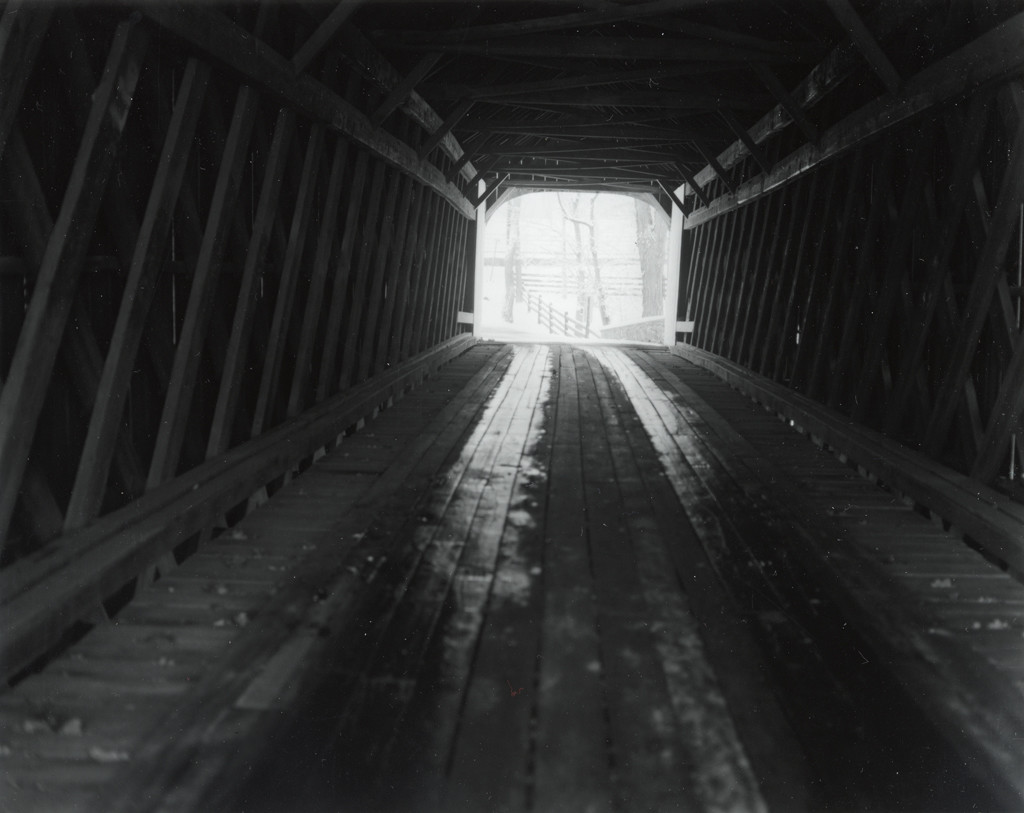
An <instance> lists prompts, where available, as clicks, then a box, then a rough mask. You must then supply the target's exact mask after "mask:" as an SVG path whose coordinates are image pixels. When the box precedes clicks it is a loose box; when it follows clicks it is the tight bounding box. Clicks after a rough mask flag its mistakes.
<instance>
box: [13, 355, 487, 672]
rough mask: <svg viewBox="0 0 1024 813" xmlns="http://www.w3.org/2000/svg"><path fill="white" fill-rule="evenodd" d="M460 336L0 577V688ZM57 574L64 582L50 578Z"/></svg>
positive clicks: (420, 372) (424, 369)
mask: <svg viewBox="0 0 1024 813" xmlns="http://www.w3.org/2000/svg"><path fill="white" fill-rule="evenodd" d="M472 343H473V339H472V337H470V336H458V337H455V338H454V339H452V340H451V341H449V342H445V343H444V344H443V345H441V346H438V347H434V348H431V349H430V350H428V351H427V352H424V353H422V354H420V355H418V356H417V357H416V358H414V359H410V360H409V362H407V363H405V364H402V365H398V366H396V367H393V368H391V369H389V370H388V371H386V372H385V373H382V374H381V375H379V376H377V377H375V378H374V379H373V380H371V381H368V382H366V383H365V384H363V385H360V386H357V387H354V388H353V389H352V390H350V391H349V392H346V393H343V394H340V395H337V396H335V397H333V398H330V399H328V400H327V401H326V402H324V403H322V404H319V405H317V406H316V407H314V408H313V409H311V410H308V411H307V412H306V413H305V414H304V415H302V416H299V417H298V418H293V419H291V420H289V421H287V422H285V423H284V424H283V425H281V426H280V427H277V428H276V429H273V430H271V431H269V432H267V433H265V434H264V435H263V436H262V437H260V438H257V439H254V440H250V441H247V442H245V443H242V444H240V445H239V446H237V447H235V448H234V449H231V450H230V451H228V452H227V453H225V454H223V455H219V456H218V457H217V458H215V459H211V460H208V461H206V462H205V463H202V464H200V465H199V466H197V467H196V468H194V469H192V470H191V471H189V472H188V473H186V474H183V475H181V476H180V477H176V478H175V479H173V480H171V481H170V482H167V483H164V484H163V485H161V486H160V487H158V488H156V489H154V490H152V491H149V492H148V493H146V494H145V495H144V496H142V497H141V498H140V499H138V500H136V501H135V502H133V503H132V504H131V505H127V506H125V507H124V508H121V509H119V510H117V511H114V512H111V513H110V514H107V515H105V516H103V517H101V518H100V519H99V520H98V521H97V522H95V523H93V524H92V525H91V526H89V527H88V528H83V529H81V530H79V531H76V532H74V533H70V534H65V535H64V536H63V537H61V538H60V540H59V541H57V542H56V543H54V544H51V546H50V547H48V549H47V550H46V551H45V552H41V553H40V554H38V555H37V556H35V557H31V558H30V559H29V560H26V561H24V562H23V563H22V564H20V566H19V567H16V568H14V567H12V568H6V569H5V570H3V571H2V572H0V596H2V600H3V618H4V634H3V635H2V636H0V665H2V670H3V672H2V674H3V678H4V679H5V680H7V679H10V678H11V677H12V676H13V675H15V674H16V673H17V672H18V671H20V670H21V669H23V668H24V667H25V666H27V665H28V664H29V663H31V662H32V661H33V660H34V659H35V658H37V657H38V656H39V655H41V654H43V653H44V652H46V651H47V650H48V649H50V648H51V647H52V646H53V645H54V644H56V643H57V642H58V641H60V639H61V636H62V635H63V634H64V632H65V631H66V630H67V629H68V628H70V627H71V626H72V625H73V624H74V623H75V622H76V621H77V620H79V619H81V618H83V617H84V616H85V615H87V614H88V613H90V612H92V611H93V609H94V608H95V607H96V605H97V604H98V603H99V602H100V601H102V600H103V599H105V598H107V597H108V596H110V595H111V594H112V593H114V592H115V591H117V590H118V589H120V588H121V587H122V586H123V585H124V584H125V583H127V582H128V581H130V580H131V579H133V578H134V577H135V576H136V575H138V573H139V572H140V570H142V569H144V568H145V567H146V565H147V563H149V562H154V561H156V560H157V559H158V558H159V557H160V556H161V555H162V554H164V553H166V552H167V551H170V550H171V549H172V548H173V547H174V546H175V545H176V544H178V543H179V542H182V541H184V540H185V539H188V538H189V537H190V536H192V535H193V534H195V533H197V532H199V531H202V530H203V529H204V528H206V527H207V526H208V525H209V524H210V523H211V522H212V521H214V520H215V519H216V518H217V517H218V516H219V515H221V514H223V513H224V512H225V511H227V510H228V509H230V508H231V507H233V506H235V505H237V504H238V503H239V502H241V501H243V500H245V498H246V496H247V495H249V494H251V493H253V492H254V491H255V490H256V489H258V488H260V487H261V486H262V485H263V484H265V483H267V482H269V481H270V480H272V479H273V478H275V477H277V476H279V475H280V474H281V473H282V472H285V471H288V470H289V469H290V468H291V467H292V466H293V465H295V464H296V463H298V462H299V461H300V460H302V459H303V458H305V457H308V456H309V455H311V454H313V452H314V451H315V450H316V449H318V448H320V447H322V446H323V445H324V444H325V443H328V442H330V441H331V440H333V439H334V438H336V437H337V436H338V435H339V434H340V433H341V432H343V431H344V430H345V429H346V428H347V427H349V426H351V425H353V424H354V423H356V421H358V420H359V419H360V418H364V417H368V416H369V415H370V414H371V413H372V411H373V410H374V409H375V408H376V407H377V406H378V405H379V404H380V403H381V402H382V401H384V400H386V399H387V398H388V397H392V396H394V395H398V394H400V393H401V392H403V391H404V390H405V388H407V387H409V386H410V385H413V384H415V383H417V382H418V381H420V380H422V378H423V377H424V376H426V375H428V374H430V373H431V372H432V371H434V370H436V369H438V367H440V366H441V365H443V364H444V363H446V362H447V361H448V360H450V359H452V358H454V357H455V356H457V355H459V354H460V353H462V352H464V351H465V350H466V348H468V347H469V346H470V345H472ZM55 573H63V574H65V575H66V576H67V578H53V576H54V574H55Z"/></svg>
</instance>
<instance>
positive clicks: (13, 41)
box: [0, 0, 53, 157]
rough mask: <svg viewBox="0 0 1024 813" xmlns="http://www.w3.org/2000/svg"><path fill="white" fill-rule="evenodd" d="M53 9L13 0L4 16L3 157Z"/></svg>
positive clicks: (0, 39)
mask: <svg viewBox="0 0 1024 813" xmlns="http://www.w3.org/2000/svg"><path fill="white" fill-rule="evenodd" d="M52 14H53V9H52V8H51V7H50V6H48V5H38V4H35V3H29V2H26V0H13V1H12V2H10V3H8V4H7V7H6V8H5V9H4V12H3V16H2V17H0V157H2V156H3V154H4V150H5V148H6V147H7V139H8V137H9V136H10V134H11V128H13V127H14V122H15V119H16V118H17V116H18V109H19V108H20V107H21V99H22V96H23V95H24V94H25V85H27V84H28V80H29V77H30V76H31V75H32V69H33V68H34V67H35V64H36V58H37V57H38V56H39V48H40V46H41V45H42V42H43V37H44V36H45V35H46V29H47V28H48V27H49V25H50V16H51V15H52Z"/></svg>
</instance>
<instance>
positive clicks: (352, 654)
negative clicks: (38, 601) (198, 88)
mask: <svg viewBox="0 0 1024 813" xmlns="http://www.w3.org/2000/svg"><path fill="white" fill-rule="evenodd" d="M1022 630H1024V585H1021V584H1020V583H1019V582H1017V581H1015V580H1013V579H1012V578H1010V577H1009V576H1008V575H1007V574H1006V573H1004V572H1003V571H1001V570H999V569H998V568H996V567H994V566H993V565H991V564H990V563H988V562H987V561H986V560H985V559H983V558H982V557H981V556H980V555H979V554H977V553H976V552H975V551H973V550H971V549H969V548H967V547H966V546H965V545H964V544H963V543H962V542H961V541H959V540H958V539H956V538H955V537H954V536H952V535H951V534H949V533H947V532H945V531H943V529H942V528H941V527H938V526H936V525H935V524H933V523H932V522H930V521H929V520H926V519H925V518H923V517H922V516H920V515H919V514H917V513H915V512H914V511H913V510H911V508H909V507H907V506H906V505H904V504H903V503H902V502H900V501H898V500H896V499H895V498H893V497H892V495H890V494H888V493H887V492H885V491H883V490H882V489H880V488H878V487H877V486H875V485H873V484H871V483H870V482H868V481H867V480H865V479H863V478H861V477H860V476H858V475H857V473H856V471H854V470H853V469H851V468H850V467H848V466H845V465H844V464H843V463H841V462H840V461H838V460H837V459H836V458H835V457H833V456H832V455H830V454H827V453H825V452H822V451H820V450H818V449H817V448H816V447H815V446H814V445H813V444H812V443H811V442H810V441H809V440H808V439H807V438H804V437H802V436H800V435H798V434H797V433H796V432H794V431H793V430H792V429H791V428H789V427H788V426H786V425H785V424H784V423H782V422H781V421H779V420H777V419H776V418H775V417H774V416H773V415H769V414H767V413H765V412H764V411H763V410H761V409H759V408H757V407H755V406H754V405H752V404H751V402H750V401H749V400H747V399H746V398H744V397H743V396H741V395H739V394H737V393H735V392H734V391H732V390H731V389H730V388H729V387H728V386H726V385H725V384H723V383H722V382H720V381H719V380H718V379H716V378H714V377H713V376H711V375H709V374H707V373H705V372H703V371H701V370H699V369H697V368H695V367H693V366H692V365H690V364H688V363H687V362H685V361H682V360H681V359H679V358H678V357H676V356H673V355H671V354H669V353H668V352H667V351H663V350H660V349H657V348H640V347H630V348H626V347H606V346H595V345H592V346H586V347H571V346H568V345H551V346H545V345H516V346H504V345H493V344H481V345H477V346H475V347H474V348H473V349H472V350H470V351H469V352H468V353H467V354H465V355H464V356H462V357H460V358H459V359H457V360H456V361H454V362H453V363H452V364H450V365H448V366H447V367H446V368H445V369H444V370H443V371H442V372H441V373H440V374H439V375H438V376H436V377H434V378H432V379H430V380H429V381H428V382H427V383H426V384H425V385H424V386H423V387H421V388H420V389H419V390H417V391H416V392H414V393H412V394H410V395H408V396H406V397H405V398H404V399H402V400H401V401H399V402H398V403H397V404H396V405H394V406H393V407H392V408H390V409H388V410H385V411H384V412H382V413H381V415H380V416H378V418H376V419H375V420H374V421H372V422H370V423H368V424H367V426H366V427H365V428H364V429H363V430H362V431H360V432H357V433H356V434H354V435H353V436H351V437H349V438H346V439H345V441H344V442H343V443H342V444H341V445H340V446H339V447H338V448H337V449H336V450H334V451H333V452H331V453H329V454H328V455H327V456H325V457H324V458H322V459H321V460H319V461H318V462H317V463H316V464H315V465H314V466H313V467H312V468H310V469H309V470H308V471H306V472H304V473H303V474H301V475H300V476H298V477H297V478H295V479H294V480H293V481H292V482H291V483H290V484H289V485H288V486H286V487H285V488H284V489H283V490H282V491H280V492H279V493H278V494H276V495H275V496H274V497H273V499H272V500H271V501H270V503H269V504H268V505H266V506H264V507H263V508H261V509H260V510H259V511H257V512H254V513H253V514H251V515H250V516H249V517H247V518H246V519H245V520H244V521H243V522H242V523H240V524H239V525H238V526H236V527H235V528H234V529H232V530H231V531H229V532H227V533H225V534H223V535H222V536H220V537H218V538H217V539H215V540H214V541H213V542H212V543H210V545H208V546H207V547H205V548H204V549H203V550H202V551H201V552H200V553H199V554H197V555H195V556H193V557H192V558H190V559H188V560H187V561H186V562H185V563H183V564H182V565H181V566H180V567H179V568H178V569H177V570H175V571H174V572H173V573H172V574H170V575H168V576H167V577H165V578H164V579H161V580H160V581H159V582H157V583H156V584H155V585H154V586H153V587H151V588H150V589H148V590H147V591H145V592H144V593H143V594H141V595H139V596H137V597H136V599H135V600H134V601H133V602H132V603H131V604H129V605H128V606H127V607H126V609H125V610H124V611H122V613H121V614H120V615H119V616H118V617H117V618H116V620H115V623H113V624H111V625H109V626H106V627H100V628H96V629H94V630H93V631H92V632H91V633H90V634H89V635H87V636H86V637H85V638H84V639H83V640H82V641H81V642H79V643H78V644H76V645H75V646H73V647H72V648H71V649H70V650H69V651H68V652H67V653H66V654H65V655H63V656H62V657H61V658H60V659H58V660H57V661H55V662H54V663H52V664H50V665H49V666H48V667H47V668H46V669H45V670H43V671H42V672H41V673H39V674H38V675H34V676H32V677H30V678H28V679H27V680H25V681H23V682H22V683H20V684H19V685H17V686H16V687H14V688H13V689H11V690H8V691H7V692H6V693H5V694H3V695H0V765H3V767H4V771H5V783H4V786H3V787H2V788H0V808H2V809H10V810H47V811H48V810H97V811H99V810H102V811H108V810H132V811H135V810H180V811H191V810H245V811H261V810H262V811H279V810H288V811H292V810H294V811H319V810H394V811H405V810H427V811H431V810H437V811H441V810H453V811H481V810H487V811H492V810H493V811H520V810H524V811H525V810H536V811H561V810H593V811H606V810H607V811H633V810H651V811H663V810H695V811H731V810H753V811H759V810H799V809H825V808H828V809H844V810H845V809H885V810H891V809H906V810H940V809H941V810H966V809H983V810H987V809H1014V808H1015V807H1019V806H1020V803H1024V799H1022V798H1021V797H1020V796H1016V795H1015V794H1017V793H1019V792H1020V788H1019V787H1017V786H1014V784H1013V782H1012V781H1010V780H1007V778H1006V777H1007V776H1008V775H1010V772H1011V771H1012V770H1013V765H1012V763H1007V764H1006V765H1005V768H1006V771H1005V772H1001V771H1000V769H999V767H1000V765H1002V764H1003V763H1001V762H1000V759H1005V760H1011V761H1012V760H1013V759H1014V758H1017V759H1019V758H1020V757H1021V754H1022V751H1021V746H1020V745H1018V744H1016V741H1015V739H1014V738H1015V737H1020V736H1024V732H1006V741H1005V742H997V743H982V744H979V743H977V742H976V739H977V733H976V732H975V731H973V730H965V731H960V732H958V731H954V730H952V729H953V726H954V724H955V723H957V722H958V721H962V720H964V719H967V720H969V719H970V715H971V714H977V715H991V714H997V713H998V703H999V702H1001V701H1003V700H1005V699H1007V698H1013V697H1015V698H1017V702H1019V699H1020V691H1021V686H1022V685H1024V647H1022V643H1024V639H1022ZM972 703H973V704H974V706H970V705H969V704H972ZM965 704H967V708H968V711H967V712H964V711H963V707H964V706H965ZM951 705H952V706H954V707H955V708H954V712H949V711H948V710H947V707H949V706H951ZM979 730H980V729H979ZM986 749H987V750H986ZM979 754H980V755H981V756H979ZM1017 764H1018V765H1019V764H1024V762H1018V763H1017ZM993 765H994V766H995V768H993V767H992V766H993Z"/></svg>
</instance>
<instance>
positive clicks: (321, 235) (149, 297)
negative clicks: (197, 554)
mask: <svg viewBox="0 0 1024 813" xmlns="http://www.w3.org/2000/svg"><path fill="white" fill-rule="evenodd" d="M170 8H171V7H170V6H167V5H150V6H149V10H150V11H153V13H154V14H156V13H158V12H159V10H160V9H164V10H167V9H170ZM195 8H196V9H198V10H199V12H201V13H206V12H205V10H204V9H203V8H202V4H198V5H197V6H196V7H195ZM14 11H17V13H16V14H15V13H14ZM221 11H223V9H221V10H218V11H217V12H216V18H217V19H221V20H224V21H226V22H227V23H230V25H229V26H227V27H226V28H224V30H218V31H217V32H208V33H209V35H210V43H211V44H210V50H209V51H204V49H203V48H202V47H196V46H194V45H189V44H188V43H186V42H184V41H182V39H181V38H179V37H178V36H176V35H175V33H174V31H175V29H174V24H175V20H177V21H178V22H180V21H181V19H184V23H182V24H183V25H186V26H190V27H192V28H196V29H198V30H202V29H204V28H208V27H207V26H204V24H203V22H202V20H200V21H199V22H198V23H197V22H196V21H194V20H192V19H191V18H188V19H185V18H180V19H179V18H175V17H174V16H173V15H172V16H171V18H170V21H169V22H168V21H166V20H165V21H161V20H159V19H156V18H155V17H153V16H145V17H140V16H139V15H137V14H135V15H133V14H132V13H131V10H130V9H126V8H123V7H122V8H118V7H110V6H104V7H98V8H90V7H83V6H80V5H77V4H76V5H73V6H72V5H68V6H63V5H56V6H54V5H50V4H31V3H30V4H27V5H22V6H21V7H20V9H14V8H13V7H11V8H8V9H6V10H5V12H4V14H3V18H2V25H3V27H4V33H5V34H6V35H7V37H8V39H7V40H6V41H5V45H4V48H3V49H2V51H0V84H2V85H3V88H4V92H3V93H2V94H0V172H2V179H0V212H2V218H3V219H2V222H0V381H2V382H3V391H2V396H0V472H3V474H2V477H3V482H2V488H0V495H2V496H0V540H2V550H3V562H4V564H5V565H7V564H10V563H11V562H14V561H16V560H18V559H19V558H21V557H23V556H26V555H28V554H31V553H32V552H33V551H35V550H37V549H38V548H39V547H40V545H42V543H44V542H46V541H47V540H50V539H53V538H55V537H60V536H62V535H63V536H67V535H68V534H71V533H74V532H81V530H82V529H87V528H89V527H92V526H93V525H94V524H95V523H96V522H97V520H98V519H101V518H104V517H107V518H109V517H112V516H119V514H118V512H121V513H122V514H123V512H124V511H125V509H126V506H131V505H142V504H141V503H139V502H138V501H139V499H140V498H141V497H142V496H143V495H144V494H146V493H147V492H150V493H152V492H153V491H154V490H155V489H159V488H160V487H162V486H165V485H166V484H168V483H170V482H173V481H181V482H184V481H183V480H182V478H186V477H189V476H192V477H193V478H196V482H197V483H198V482H200V481H202V477H201V476H200V474H199V473H200V472H202V471H205V469H203V466H204V465H206V466H207V468H209V466H210V465H211V461H219V460H221V459H222V458H225V456H226V455H227V454H228V453H229V452H230V451H231V450H238V449H242V448H250V446H251V444H252V443H253V442H254V440H258V439H260V438H263V437H267V436H268V433H270V432H271V431H272V430H274V429H275V428H279V427H282V426H284V425H286V424H288V422H289V421H291V422H292V423H295V422H296V421H300V420H301V419H302V416H303V415H306V414H308V413H309V412H310V410H312V409H313V408H315V407H316V406H317V405H319V404H323V403H325V402H326V401H327V400H328V399H330V398H332V397H336V396H338V395H339V394H344V393H346V392H350V391H355V389H356V388H358V387H359V386H360V385H365V384H366V382H369V381H374V380H377V379H379V378H380V376H381V375H382V374H384V373H386V372H389V371H394V370H396V369H398V368H400V367H401V365H402V364H403V363H405V362H408V361H409V360H410V359H416V358H418V357H419V356H420V355H421V354H422V353H423V352H424V351H427V350H429V349H431V348H437V347H438V346H440V345H442V344H443V343H444V342H446V341H447V340H449V339H450V338H452V337H453V336H454V335H455V334H456V333H457V332H458V330H459V328H458V325H457V323H456V314H457V311H458V310H459V309H461V308H462V306H463V299H464V296H465V295H466V290H467V279H468V278H469V276H470V274H471V267H472V262H473V249H472V244H471V243H470V242H469V238H470V235H471V234H472V233H473V229H474V227H475V225H474V222H473V221H472V220H471V219H470V218H471V217H472V215H473V209H472V207H471V206H470V205H469V204H468V202H466V201H465V199H464V198H463V197H462V195H461V191H460V189H459V188H458V187H457V186H456V185H455V184H453V183H451V182H448V181H445V179H444V174H445V172H447V171H448V170H449V168H450V167H451V160H450V157H449V156H447V155H446V154H445V153H444V151H443V150H442V149H436V148H435V147H431V146H429V145H428V147H427V149H426V150H425V152H424V155H423V156H419V155H418V154H417V149H418V148H421V147H423V146H424V144H425V142H426V141H427V138H428V136H427V134H426V132H425V131H424V129H423V128H422V127H421V126H420V124H419V123H418V122H417V121H415V120H414V119H413V118H411V117H410V116H408V115H406V114H405V112H404V111H401V110H397V111H394V112H392V113H390V114H389V115H386V116H384V117H383V120H382V134H379V135H373V134H369V132H368V130H367V128H365V127H364V126H363V125H362V121H365V118H363V119H359V116H360V115H361V116H363V117H366V118H368V117H370V116H371V115H372V114H373V113H374V112H375V111H378V110H379V108H380V105H381V103H382V102H383V101H384V100H385V98H386V97H387V92H386V88H387V87H388V85H387V83H386V82H384V81H383V80H382V78H381V73H382V69H380V67H379V66H378V68H377V70H374V67H373V65H372V64H371V63H370V62H369V61H368V57H367V55H366V54H365V53H364V54H363V55H362V57H361V58H359V59H356V58H352V57H350V56H349V54H348V53H346V52H345V51H344V50H343V49H342V48H339V47H333V48H327V49H325V50H323V52H322V53H320V54H318V55H317V58H316V60H315V62H313V63H312V67H311V68H310V73H311V74H313V75H314V78H315V81H316V84H315V85H310V84H308V83H307V84H303V82H304V81H305V77H301V78H297V77H298V72H297V71H296V70H293V69H292V64H291V63H289V62H288V61H287V60H288V59H289V58H291V57H292V56H293V55H295V54H296V53H297V52H298V51H299V49H300V46H302V45H303V44H304V43H306V42H308V41H309V38H310V36H311V34H312V33H313V32H314V31H315V29H316V28H317V24H318V22H319V21H318V20H317V19H316V18H314V17H313V16H310V15H307V14H305V13H304V12H303V11H302V10H301V8H299V7H297V6H296V7H291V6H283V5H279V4H264V7H263V9H262V11H260V10H259V9H258V7H257V5H256V4H243V5H242V6H241V7H240V10H238V11H237V12H236V13H228V14H221ZM258 15H259V16H258ZM246 31H249V32H255V33H257V34H258V35H259V36H260V37H261V38H262V40H263V41H265V42H266V43H267V44H268V46H269V48H270V49H271V50H267V49H262V50H260V51H259V53H258V54H257V57H258V58H254V57H253V54H254V53H256V51H257V49H255V48H254V47H253V46H252V45H251V40H248V39H247V38H246V37H245V36H244V34H245V32H246ZM226 55H227V58H228V59H229V60H230V59H235V62H234V64H235V65H236V66H241V67H240V68H239V67H236V68H235V69H230V68H228V67H226V66H225V65H224V63H223V61H221V59H220V58H221V57H225V56H226ZM282 66H284V67H282ZM353 110H354V111H356V112H355V113H352V111H353ZM423 159H429V162H428V160H423ZM470 295H471V291H470ZM469 310H471V308H470V309H469ZM364 388H365V387H364ZM247 443H249V444H250V446H245V444H247ZM255 465H256V464H255V463H254V464H252V467H255ZM294 465H295V464H294V461H292V462H287V461H284V460H282V461H279V462H278V463H277V464H276V468H275V466H274V465H272V466H271V467H270V468H269V469H268V471H269V472H271V475H272V476H270V475H268V477H267V479H266V481H265V482H264V483H260V485H261V486H264V487H269V488H270V489H271V490H272V489H273V488H274V487H275V486H276V485H278V484H280V482H282V478H284V477H287V476H288V471H289V470H290V469H291V468H293V467H294ZM242 468H245V467H244V466H243V467H242ZM203 476H205V475H203ZM260 493H261V494H262V493H263V492H262V491H261V492H260ZM246 503H247V500H246V499H240V500H238V501H237V505H236V507H234V508H231V509H229V510H227V511H224V512H223V513H222V515H221V516H220V518H219V519H218V521H217V523H216V524H218V525H223V524H224V522H225V521H227V522H229V523H230V522H231V521H232V519H233V518H234V517H236V516H237V515H238V514H239V513H240V512H243V511H244V510H245V505H246ZM139 510H142V509H141V508H140V509H139ZM147 510H148V509H147ZM207 532H208V531H207Z"/></svg>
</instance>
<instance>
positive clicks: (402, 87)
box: [370, 53, 468, 163]
mask: <svg viewBox="0 0 1024 813" xmlns="http://www.w3.org/2000/svg"><path fill="white" fill-rule="evenodd" d="M440 59H441V54H439V53H433V54H424V55H423V57H422V58H421V59H420V61H419V62H417V63H416V65H414V66H413V69H412V70H411V71H409V73H407V74H406V75H405V77H404V78H403V79H402V81H401V82H399V83H398V84H396V85H395V86H394V87H393V88H392V89H391V92H390V93H388V95H387V97H386V98H385V99H384V101H383V102H381V103H380V105H379V106H378V107H377V109H376V110H374V111H373V115H372V116H371V117H370V121H371V122H372V123H373V124H374V125H376V126H378V127H379V126H380V124H381V123H382V122H383V121H384V119H386V118H387V117H388V116H389V115H391V113H392V112H393V111H394V110H395V109H396V108H397V107H398V106H399V105H401V104H402V102H404V101H405V100H406V99H407V98H408V97H409V94H410V93H412V91H413V88H415V87H416V86H417V85H418V84H419V83H420V82H422V81H423V79H424V78H425V77H426V75H427V74H428V73H430V71H431V70H433V68H434V66H435V65H436V64H437V63H438V61H439V60H440ZM448 129H449V130H450V129H451V128H448ZM465 157H466V159H467V160H468V156H465ZM460 160H461V159H460ZM463 163H465V162H463Z"/></svg>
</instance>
